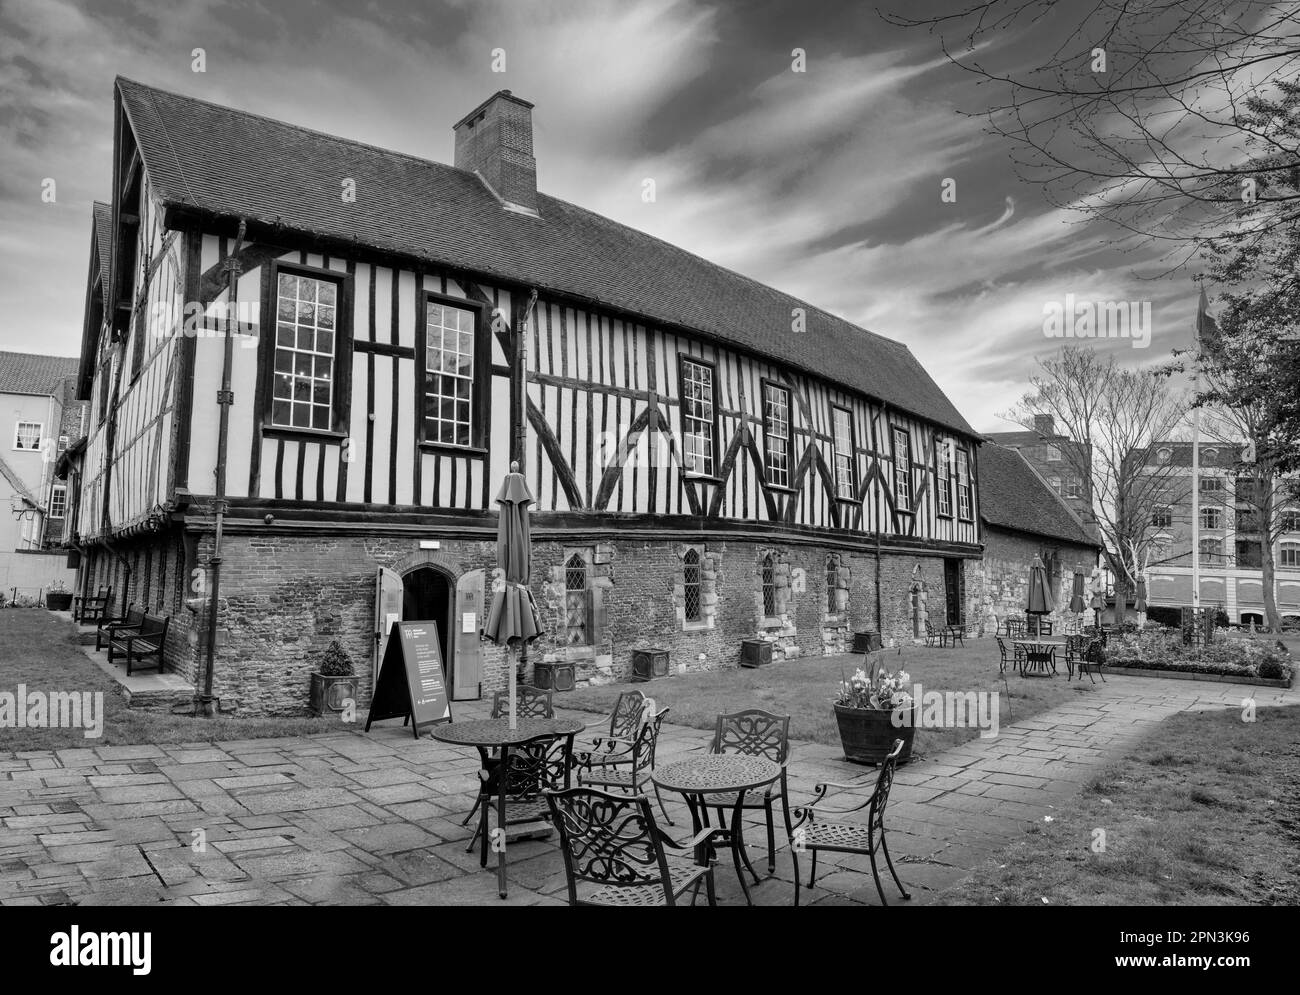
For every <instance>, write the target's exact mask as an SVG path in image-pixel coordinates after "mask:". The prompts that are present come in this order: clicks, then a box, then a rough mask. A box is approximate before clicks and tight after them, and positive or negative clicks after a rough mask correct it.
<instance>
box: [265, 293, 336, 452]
mask: <svg viewBox="0 0 1300 995" xmlns="http://www.w3.org/2000/svg"><path fill="white" fill-rule="evenodd" d="M276 293H277V296H276V306H275V319H276V324H275V377H274V383H273V388H272V395H271V424H272V425H273V426H275V427H277V428H300V429H314V430H319V431H328V430H329V429H330V427H331V425H330V422H331V415H332V411H333V403H334V346H335V342H334V334H335V326H336V322H337V314H336V312H337V310H338V284H337V283H335V282H334V281H333V280H321V279H317V278H315V277H311V276H303V275H299V274H296V273H280V274H279V280H278V283H277V288H276Z"/></svg>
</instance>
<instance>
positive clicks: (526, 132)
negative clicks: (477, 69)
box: [452, 90, 537, 214]
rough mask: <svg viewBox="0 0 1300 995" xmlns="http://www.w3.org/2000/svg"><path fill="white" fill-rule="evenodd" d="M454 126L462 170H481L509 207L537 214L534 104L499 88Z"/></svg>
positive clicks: (485, 182)
mask: <svg viewBox="0 0 1300 995" xmlns="http://www.w3.org/2000/svg"><path fill="white" fill-rule="evenodd" d="M452 130H453V131H455V132H456V161H455V166H456V168H457V169H464V170H467V171H469V172H471V173H475V174H477V175H478V178H479V179H480V180H482V181H483V183H484V184H485V185H486V186H487V187H488V189H489V190H491V191H492V193H493V194H494V195H495V196H496V197H497V199H498V200H500V201H501V203H502V205H503V206H504V207H505V208H506V209H507V210H514V211H519V212H521V213H524V214H536V213H537V160H535V159H534V158H533V105H532V104H530V103H529V102H528V101H527V100H520V99H519V98H518V97H516V96H515V95H514V94H512V93H511V92H510V91H509V90H498V91H497V92H496V93H494V94H492V96H490V97H488V99H487V100H485V101H483V103H481V104H479V105H478V106H477V107H475V108H474V109H473V110H472V111H470V112H469V113H468V114H466V115H465V116H464V117H463V118H461V119H460V120H459V121H458V122H456V124H455V125H454V127H453V129H452Z"/></svg>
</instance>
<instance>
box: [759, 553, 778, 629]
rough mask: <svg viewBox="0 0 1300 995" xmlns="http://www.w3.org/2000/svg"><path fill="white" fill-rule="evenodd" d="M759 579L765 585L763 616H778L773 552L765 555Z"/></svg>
mask: <svg viewBox="0 0 1300 995" xmlns="http://www.w3.org/2000/svg"><path fill="white" fill-rule="evenodd" d="M759 581H760V583H761V584H762V587H763V617H764V618H774V617H775V616H776V568H775V567H774V565H773V563H772V554H771V553H768V554H767V555H766V556H764V557H763V565H762V567H761V568H760V570H759Z"/></svg>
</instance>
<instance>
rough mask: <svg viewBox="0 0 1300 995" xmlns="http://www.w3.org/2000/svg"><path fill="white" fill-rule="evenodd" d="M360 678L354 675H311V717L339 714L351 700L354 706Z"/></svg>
mask: <svg viewBox="0 0 1300 995" xmlns="http://www.w3.org/2000/svg"><path fill="white" fill-rule="evenodd" d="M359 684H360V678H358V677H357V676H356V675H355V674H317V673H313V674H312V675H311V711H312V714H313V715H326V714H329V713H331V712H341V711H343V709H344V707H346V706H345V702H346V701H347V700H348V699H349V698H351V699H352V702H353V705H354V706H355V704H356V701H357V687H358V685H359Z"/></svg>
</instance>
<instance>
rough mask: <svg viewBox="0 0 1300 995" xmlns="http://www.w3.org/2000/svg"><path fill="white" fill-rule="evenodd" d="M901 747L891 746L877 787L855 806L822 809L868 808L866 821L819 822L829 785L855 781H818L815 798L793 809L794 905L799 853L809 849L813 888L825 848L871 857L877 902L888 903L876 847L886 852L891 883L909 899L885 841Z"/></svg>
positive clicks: (845, 811)
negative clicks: (886, 807) (887, 810)
mask: <svg viewBox="0 0 1300 995" xmlns="http://www.w3.org/2000/svg"><path fill="white" fill-rule="evenodd" d="M902 750H903V741H902V740H901V739H896V740H894V748H893V750H891V751H890V753H889V756H887V757H885V759H884V761H883V762H882V763H881V765H880V774H879V775H878V776H877V778H876V790H875V791H873V792H872V793H871V796H870V797H869V798H867V800H866V801H864V802H861V803H860V804H857V805H854V806H852V807H851V808H843V809H822V810H821V812H826V813H833V814H835V815H847V814H849V813H851V812H860V811H862V809H864V808H865V809H866V810H867V821H866V822H865V823H862V822H819V821H818V820H817V815H818V814H819V813H818V811H817V806H818V805H820V804H821V803H822V801H823V800H824V799H825V798H826V795H827V792H829V791H830V789H831V788H840V789H844V790H853V789H854V788H857V787H860V785H854V784H835V783H833V782H830V781H827V782H824V783H822V784H818V785H816V786H815V787H814V788H813V792H814V794H815V796H816V797H814V798H813V800H812V801H811V802H809V803H808V804H807V805H806V806H802V807H800V808H797V809H795V815H796V816H797V817H798V819H799V821H798V822H796V823H795V825H794V829H793V830H792V831H791V838H790V849H791V851H792V852H793V854H794V862H795V864H794V904H795V905H798V904H799V853H800V851H802V850H811V851H812V874H811V875H810V876H809V878H808V887H809V888H812V887H813V884H814V882H815V881H816V880H817V853H818V851H821V850H826V851H828V852H832V853H862V854H867V855H868V856H870V858H871V874H872V876H873V877H874V878H875V879H876V893H877V894H878V895H880V904H881V905H888V904H889V903H888V902H886V901H885V891H884V889H883V888H882V887H881V885H880V872H879V870H878V869H877V868H876V851H877V850H879V851H881V852H883V853H884V855H885V863H886V864H887V865H888V866H889V873H890V874H892V875H893V876H894V884H896V885H898V890H899V892H901V893H902V895H903V897H904V898H911V897H912V896H911V894H910V893H909V892H908V890H907V889H906V888H905V887H903V882H902V881H900V880H899V879H898V872H897V871H896V870H894V861H893V860H892V859H891V858H890V856H889V845H888V844H887V843H886V842H885V806H886V805H887V804H888V803H889V789H890V787H891V786H892V785H893V783H894V767H895V765H896V764H897V762H898V755H899V753H901V752H902Z"/></svg>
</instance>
